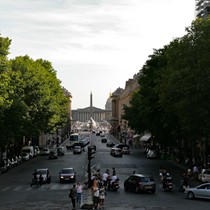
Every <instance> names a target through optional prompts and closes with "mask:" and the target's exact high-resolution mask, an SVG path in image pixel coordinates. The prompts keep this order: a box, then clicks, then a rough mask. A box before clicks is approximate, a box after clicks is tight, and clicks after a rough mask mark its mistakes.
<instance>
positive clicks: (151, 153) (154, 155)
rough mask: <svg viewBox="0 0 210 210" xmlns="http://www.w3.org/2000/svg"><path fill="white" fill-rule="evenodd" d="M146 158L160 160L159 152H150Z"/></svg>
mask: <svg viewBox="0 0 210 210" xmlns="http://www.w3.org/2000/svg"><path fill="white" fill-rule="evenodd" d="M146 156H147V158H151V159H156V158H158V154H157V152H156V151H155V150H149V151H148V152H147V155H146Z"/></svg>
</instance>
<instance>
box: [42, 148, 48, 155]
mask: <svg viewBox="0 0 210 210" xmlns="http://www.w3.org/2000/svg"><path fill="white" fill-rule="evenodd" d="M49 154H50V149H49V148H47V147H44V148H42V149H41V151H40V155H49Z"/></svg>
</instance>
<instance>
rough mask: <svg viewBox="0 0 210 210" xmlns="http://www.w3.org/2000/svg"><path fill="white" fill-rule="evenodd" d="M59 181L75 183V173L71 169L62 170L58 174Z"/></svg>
mask: <svg viewBox="0 0 210 210" xmlns="http://www.w3.org/2000/svg"><path fill="white" fill-rule="evenodd" d="M59 180H60V183H62V182H75V181H76V172H75V171H74V169H73V168H63V169H62V170H61V171H60V172H59Z"/></svg>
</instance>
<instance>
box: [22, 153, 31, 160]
mask: <svg viewBox="0 0 210 210" xmlns="http://www.w3.org/2000/svg"><path fill="white" fill-rule="evenodd" d="M20 156H21V158H22V161H27V160H29V159H30V155H29V154H28V153H26V152H22V153H21V154H20Z"/></svg>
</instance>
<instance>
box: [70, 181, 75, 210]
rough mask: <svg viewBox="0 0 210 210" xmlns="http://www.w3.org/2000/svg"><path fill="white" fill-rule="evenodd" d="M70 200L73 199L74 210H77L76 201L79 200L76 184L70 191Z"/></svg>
mask: <svg viewBox="0 0 210 210" xmlns="http://www.w3.org/2000/svg"><path fill="white" fill-rule="evenodd" d="M69 191H70V192H69V198H71V203H72V206H73V209H72V210H76V200H77V191H76V185H75V184H74V185H73V187H72V188H71V189H70V190H69Z"/></svg>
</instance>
